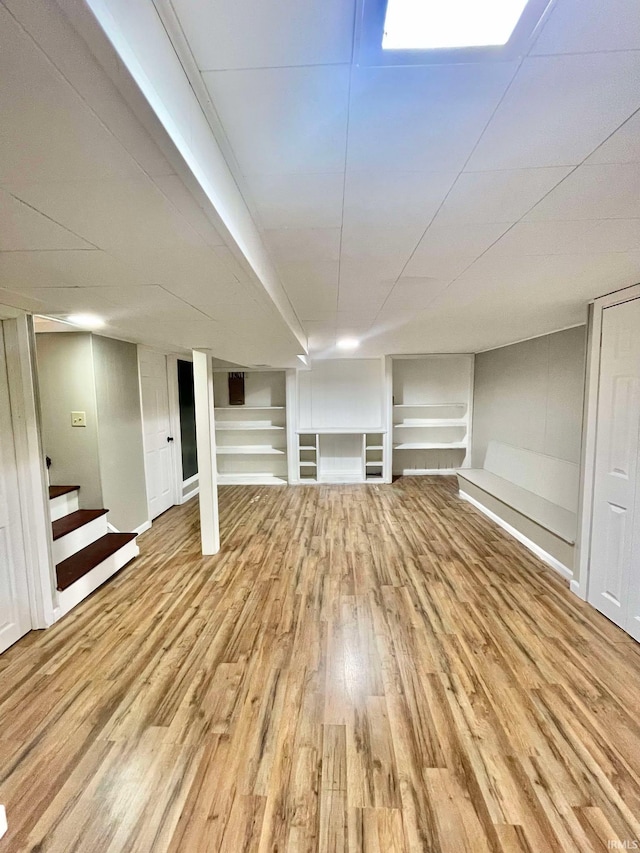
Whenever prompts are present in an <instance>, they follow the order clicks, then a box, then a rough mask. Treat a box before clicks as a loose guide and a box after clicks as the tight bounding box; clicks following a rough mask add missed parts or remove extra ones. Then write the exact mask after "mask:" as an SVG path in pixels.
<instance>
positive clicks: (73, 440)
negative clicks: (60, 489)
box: [36, 332, 103, 509]
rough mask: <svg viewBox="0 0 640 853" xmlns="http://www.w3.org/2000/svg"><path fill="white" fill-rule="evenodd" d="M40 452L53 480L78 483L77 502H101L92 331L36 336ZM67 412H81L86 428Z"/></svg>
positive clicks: (90, 505) (86, 504) (95, 504)
mask: <svg viewBox="0 0 640 853" xmlns="http://www.w3.org/2000/svg"><path fill="white" fill-rule="evenodd" d="M36 345H37V359H38V384H39V387H40V405H41V412H42V441H43V445H44V452H45V454H46V455H47V456H50V457H51V459H52V460H53V465H52V467H51V469H50V471H49V476H50V480H51V483H52V484H54V485H60V486H61V485H79V486H80V507H81V508H83V509H91V508H100V507H102V506H103V497H102V484H101V479H100V455H99V451H98V410H97V403H96V385H95V376H94V370H93V341H92V335H90V334H89V333H86V334H85V333H82V332H62V333H46V334H39V335H37V336H36ZM71 412H86V417H87V425H86V427H72V426H71Z"/></svg>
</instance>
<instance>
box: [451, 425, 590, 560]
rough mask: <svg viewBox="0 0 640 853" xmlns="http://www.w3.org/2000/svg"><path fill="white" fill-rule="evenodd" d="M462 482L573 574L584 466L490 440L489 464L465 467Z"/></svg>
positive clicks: (464, 489)
mask: <svg viewBox="0 0 640 853" xmlns="http://www.w3.org/2000/svg"><path fill="white" fill-rule="evenodd" d="M458 484H459V487H460V492H461V493H462V494H463V495H464V496H468V497H471V498H473V499H474V501H476V502H477V503H480V504H481V505H482V507H483V508H484V509H486V510H488V511H489V512H490V513H491V514H492V515H494V516H498V518H499V519H500V520H502V521H503V522H504V524H505V525H507V526H508V527H511V528H515V530H516V531H517V532H518V533H519V534H520V538H521V537H524V538H526V539H528V540H531V542H532V543H533V544H534V545H535V546H537V547H538V548H539V549H541V550H542V551H544V552H546V553H547V554H548V555H550V556H551V557H552V558H553V561H551V564H552V565H554V566H555V568H558V569H559V570H560V571H562V572H563V574H565V575H570V574H571V573H572V568H573V546H574V545H575V541H576V531H577V505H578V488H579V468H578V465H576V464H574V463H572V462H566V461H565V460H563V459H556V458H554V457H552V456H546V455H544V454H542V453H535V452H533V451H530V450H524V449H522V448H519V447H513V446H511V445H509V444H504V443H502V442H498V441H490V442H489V444H488V447H487V452H486V455H485V460H484V467H483V468H466V469H461V470H460V471H458ZM523 541H524V540H523ZM525 544H529V543H528V542H527V543H525ZM556 563H559V564H560V565H559V566H558V565H556Z"/></svg>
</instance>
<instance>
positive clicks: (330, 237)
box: [263, 228, 340, 264]
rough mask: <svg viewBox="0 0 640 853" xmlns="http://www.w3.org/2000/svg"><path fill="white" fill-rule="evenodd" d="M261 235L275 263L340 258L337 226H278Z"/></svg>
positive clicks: (335, 259)
mask: <svg viewBox="0 0 640 853" xmlns="http://www.w3.org/2000/svg"><path fill="white" fill-rule="evenodd" d="M263 237H264V239H265V242H266V244H267V246H268V247H269V250H270V252H271V256H272V257H273V258H274V260H275V262H276V264H277V263H296V262H298V261H303V262H304V261H306V262H310V261H337V260H339V258H340V229H339V228H280V229H277V230H273V231H265V232H264V234H263Z"/></svg>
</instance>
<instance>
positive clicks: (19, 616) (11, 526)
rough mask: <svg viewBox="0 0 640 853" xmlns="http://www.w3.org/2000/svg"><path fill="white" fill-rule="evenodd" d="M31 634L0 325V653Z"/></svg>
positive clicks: (0, 328) (11, 428) (5, 366)
mask: <svg viewBox="0 0 640 853" xmlns="http://www.w3.org/2000/svg"><path fill="white" fill-rule="evenodd" d="M30 630H31V616H30V611H29V590H28V587H27V569H26V564H25V557H24V541H23V538H22V524H21V518H20V502H19V500H18V474H17V467H16V456H15V448H14V444H13V425H12V423H11V406H10V402H9V387H8V383H7V364H6V358H5V350H4V336H3V332H2V323H1V322H0V652H3V651H4V650H5V649H7V648H8V647H9V646H11V645H12V644H13V643H15V642H16V640H19V639H20V637H22V636H23V635H24V634H26V633H27V631H30Z"/></svg>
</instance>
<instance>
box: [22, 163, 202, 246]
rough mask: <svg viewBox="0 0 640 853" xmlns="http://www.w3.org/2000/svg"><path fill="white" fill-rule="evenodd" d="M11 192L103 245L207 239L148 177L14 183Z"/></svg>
mask: <svg viewBox="0 0 640 853" xmlns="http://www.w3.org/2000/svg"><path fill="white" fill-rule="evenodd" d="M8 189H9V190H10V192H11V193H12V194H13V195H15V196H16V197H18V198H20V199H22V200H23V201H25V202H26V203H27V204H30V205H31V206H32V207H34V208H36V209H37V210H39V211H41V212H42V213H44V214H45V215H46V216H49V217H51V218H52V219H54V220H55V221H56V222H59V223H60V224H61V225H64V226H65V227H67V228H69V229H70V230H71V231H73V232H75V233H76V234H79V235H80V236H82V237H84V238H85V239H86V240H88V241H89V242H91V243H93V244H94V245H96V246H99V247H100V248H101V249H106V250H109V249H112V250H114V251H117V252H118V254H120V255H122V253H123V252H124V251H125V250H127V249H129V250H131V251H133V252H134V253H135V252H136V251H138V250H139V249H142V248H145V247H148V248H151V249H153V248H157V247H163V248H172V247H176V248H180V247H183V246H184V245H185V244H186V245H190V246H194V247H197V246H202V245H203V240H202V238H201V237H200V236H199V235H198V234H197V233H196V232H195V231H194V230H193V228H191V226H190V225H189V224H188V223H187V222H186V220H185V219H184V217H182V216H181V215H180V214H179V212H178V211H177V209H176V208H175V207H174V205H173V204H172V203H171V202H170V201H169V200H168V199H167V198H166V197H165V196H164V195H163V194H162V193H161V192H160V191H159V190H158V188H157V187H155V186H154V184H152V183H151V181H149V180H148V179H147V178H139V179H137V180H129V181H65V182H55V183H53V182H47V183H28V184H13V185H11V186H9V187H8Z"/></svg>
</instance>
